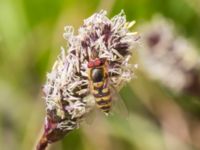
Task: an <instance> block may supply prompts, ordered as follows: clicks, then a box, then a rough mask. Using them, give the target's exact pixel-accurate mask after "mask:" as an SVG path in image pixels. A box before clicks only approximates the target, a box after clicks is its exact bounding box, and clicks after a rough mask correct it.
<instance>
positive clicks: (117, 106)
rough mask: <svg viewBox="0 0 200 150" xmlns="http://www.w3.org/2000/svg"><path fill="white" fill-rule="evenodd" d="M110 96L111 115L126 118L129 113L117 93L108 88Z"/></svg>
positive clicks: (113, 89) (112, 88)
mask: <svg viewBox="0 0 200 150" xmlns="http://www.w3.org/2000/svg"><path fill="white" fill-rule="evenodd" d="M110 90H111V96H112V108H111V112H110V114H111V115H115V114H116V115H119V116H121V117H125V118H128V116H129V112H128V109H127V107H126V105H125V103H124V101H123V99H122V98H121V96H120V95H119V93H118V91H117V90H116V89H115V88H114V87H113V86H110Z"/></svg>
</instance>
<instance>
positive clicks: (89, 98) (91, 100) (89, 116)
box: [85, 95, 97, 125]
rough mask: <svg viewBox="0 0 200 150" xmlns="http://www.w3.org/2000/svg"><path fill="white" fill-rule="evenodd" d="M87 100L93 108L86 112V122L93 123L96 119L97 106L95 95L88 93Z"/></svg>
mask: <svg viewBox="0 0 200 150" xmlns="http://www.w3.org/2000/svg"><path fill="white" fill-rule="evenodd" d="M85 100H86V101H88V104H87V105H88V106H89V107H91V110H90V111H89V112H88V113H87V114H86V116H85V122H86V123H87V124H89V125H90V124H92V123H93V122H94V120H95V117H96V111H97V109H96V107H95V98H94V97H93V95H88V96H87V97H86V98H85Z"/></svg>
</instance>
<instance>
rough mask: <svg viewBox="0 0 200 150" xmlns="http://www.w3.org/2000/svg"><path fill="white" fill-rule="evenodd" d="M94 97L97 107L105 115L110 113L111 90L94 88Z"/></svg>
mask: <svg viewBox="0 0 200 150" xmlns="http://www.w3.org/2000/svg"><path fill="white" fill-rule="evenodd" d="M93 95H94V97H95V100H96V105H97V107H98V108H99V109H101V110H102V111H103V112H104V113H109V111H110V109H111V101H112V98H111V94H110V89H109V88H108V87H105V88H103V87H100V88H94V91H93Z"/></svg>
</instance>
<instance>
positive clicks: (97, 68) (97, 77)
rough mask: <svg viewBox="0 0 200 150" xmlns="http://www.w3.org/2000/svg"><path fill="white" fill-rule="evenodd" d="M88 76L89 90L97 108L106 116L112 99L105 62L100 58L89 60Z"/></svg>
mask: <svg viewBox="0 0 200 150" xmlns="http://www.w3.org/2000/svg"><path fill="white" fill-rule="evenodd" d="M88 75H89V81H90V90H91V93H92V94H93V96H94V98H95V101H96V105H97V107H98V108H99V109H101V110H102V111H103V112H104V113H106V114H108V113H109V111H110V109H111V105H112V103H111V101H112V98H111V92H110V88H109V83H108V82H109V78H108V69H107V61H106V60H105V59H100V58H95V59H92V60H90V61H89V62H88Z"/></svg>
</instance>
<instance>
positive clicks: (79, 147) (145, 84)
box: [0, 0, 200, 150]
mask: <svg viewBox="0 0 200 150" xmlns="http://www.w3.org/2000/svg"><path fill="white" fill-rule="evenodd" d="M101 9H105V10H107V11H108V15H109V17H112V16H114V15H115V14H118V13H119V12H120V11H121V9H124V11H125V13H126V15H127V20H129V21H131V20H136V21H137V25H136V26H140V24H142V23H143V22H146V21H148V20H150V19H151V18H152V16H153V15H154V14H158V13H159V14H162V15H163V16H165V17H166V18H169V19H171V20H172V21H173V22H174V23H175V26H176V29H177V31H178V32H179V33H181V34H182V35H183V36H185V37H187V38H189V39H191V40H192V41H193V43H194V44H196V45H197V46H198V47H200V43H199V39H200V11H199V10H200V2H199V0H73V1H69V0H57V1H56V0H0V149H1V150H29V149H34V145H35V143H36V141H37V140H38V138H39V136H40V131H41V128H42V127H43V121H44V117H45V102H44V100H43V99H42V94H41V87H42V85H43V84H44V83H45V80H46V73H47V72H48V71H50V70H51V66H52V65H53V63H54V61H55V60H56V58H57V55H58V54H59V52H60V47H61V46H65V45H66V41H65V40H64V39H63V36H62V34H63V31H64V30H63V28H64V26H65V25H73V26H74V27H75V28H76V29H77V28H78V27H79V26H80V25H82V23H83V19H85V18H87V17H89V16H90V15H92V14H93V13H94V12H96V11H99V10H101ZM133 30H136V28H133ZM198 50H199V51H200V49H198ZM136 59H137V58H136ZM136 62H137V61H136ZM135 74H136V75H137V78H136V79H134V80H132V81H131V82H130V83H129V84H128V85H126V86H125V87H124V88H123V89H122V91H121V92H120V94H121V96H122V98H123V99H124V101H125V103H126V105H127V107H128V110H129V112H130V114H129V117H128V119H127V120H125V119H123V118H120V117H113V118H106V117H105V116H103V115H98V116H97V117H96V119H95V121H94V123H92V124H91V125H83V126H81V128H80V129H79V130H76V131H73V132H71V133H70V134H69V135H68V136H66V137H65V138H64V139H63V140H62V141H60V142H57V143H55V144H53V145H52V147H51V148H50V149H52V150H53V149H56V150H62V149H63V150H64V149H68V150H112V149H113V150H114V149H115V150H198V149H200V144H199V141H200V120H199V118H200V101H199V97H194V96H191V95H187V94H184V93H182V94H174V92H173V91H170V90H169V89H167V88H166V87H164V86H163V85H161V84H160V83H159V82H155V81H153V80H150V79H149V78H148V76H147V75H146V74H145V73H144V72H143V71H142V69H138V70H137V71H136V73H135Z"/></svg>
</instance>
